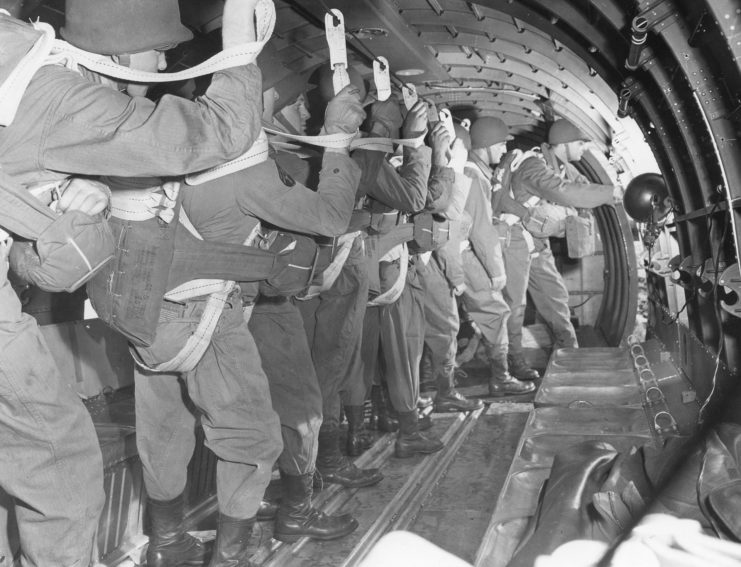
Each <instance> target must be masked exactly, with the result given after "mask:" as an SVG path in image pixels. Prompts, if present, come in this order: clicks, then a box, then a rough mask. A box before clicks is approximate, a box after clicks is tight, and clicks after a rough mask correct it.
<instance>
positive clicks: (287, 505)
mask: <svg viewBox="0 0 741 567" xmlns="http://www.w3.org/2000/svg"><path fill="white" fill-rule="evenodd" d="M313 476H314V475H313V473H307V474H302V475H291V474H286V473H284V472H283V471H281V473H280V478H281V480H282V482H283V494H284V495H283V501H282V502H281V505H280V507H279V508H278V517H277V518H276V519H275V530H274V531H273V537H274V538H275V539H277V540H280V541H285V542H289V543H290V542H294V541H296V540H298V539H299V538H302V537H311V538H314V539H321V540H327V539H336V538H338V537H343V536H346V535H347V534H349V533H351V532H353V531H355V529H356V528H357V527H358V521H357V520H356V519H355V518H353V517H352V516H351V515H350V514H340V515H337V516H328V515H327V514H325V513H324V512H321V511H320V510H317V509H316V508H314V507H312V505H311V495H312V478H313Z"/></svg>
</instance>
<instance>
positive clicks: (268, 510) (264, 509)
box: [255, 497, 279, 522]
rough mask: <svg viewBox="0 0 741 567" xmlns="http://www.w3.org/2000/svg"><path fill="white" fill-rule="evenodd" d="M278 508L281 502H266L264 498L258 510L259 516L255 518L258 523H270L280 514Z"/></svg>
mask: <svg viewBox="0 0 741 567" xmlns="http://www.w3.org/2000/svg"><path fill="white" fill-rule="evenodd" d="M278 506H279V502H277V501H272V500H266V499H265V497H263V499H262V500H261V501H260V507H259V508H258V509H257V516H255V519H257V521H258V522H270V521H271V520H275V515H276V514H277V513H278Z"/></svg>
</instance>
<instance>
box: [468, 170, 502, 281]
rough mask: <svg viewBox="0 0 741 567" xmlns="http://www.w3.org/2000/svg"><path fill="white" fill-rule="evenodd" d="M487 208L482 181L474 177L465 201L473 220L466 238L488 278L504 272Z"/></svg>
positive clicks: (499, 246) (500, 250) (497, 236)
mask: <svg viewBox="0 0 741 567" xmlns="http://www.w3.org/2000/svg"><path fill="white" fill-rule="evenodd" d="M488 210H489V207H488V203H487V202H486V195H485V193H484V187H483V185H482V182H481V180H480V179H478V178H477V179H474V180H473V183H472V184H471V191H470V192H469V194H468V200H467V201H466V212H467V213H468V214H469V215H471V219H472V221H473V223H472V225H471V233H470V235H469V237H468V239H469V240H470V242H471V248H473V252H474V254H476V257H477V258H478V259H479V260H480V261H481V264H482V265H483V266H484V269H485V270H486V273H487V274H488V275H489V277H490V278H494V277H497V276H501V275H502V274H504V261H503V260H502V247H501V245H500V243H499V234H498V232H497V230H496V229H495V228H494V225H493V224H492V222H491V219H490V218H489V217H488V215H487V212H486V211H488Z"/></svg>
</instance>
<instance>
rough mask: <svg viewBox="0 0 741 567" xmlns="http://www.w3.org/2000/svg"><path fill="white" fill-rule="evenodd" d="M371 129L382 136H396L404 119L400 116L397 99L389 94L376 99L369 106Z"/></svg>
mask: <svg viewBox="0 0 741 567" xmlns="http://www.w3.org/2000/svg"><path fill="white" fill-rule="evenodd" d="M370 112H371V129H372V130H373V131H374V132H375V133H378V134H381V135H383V136H389V137H395V136H398V132H399V128H401V123H402V122H403V121H404V119H403V118H402V117H401V110H400V108H399V101H398V100H397V99H396V98H395V97H393V96H391V97H389V98H387V99H386V100H383V101H381V100H378V101H376V102H374V103H373V105H372V106H371V111H370Z"/></svg>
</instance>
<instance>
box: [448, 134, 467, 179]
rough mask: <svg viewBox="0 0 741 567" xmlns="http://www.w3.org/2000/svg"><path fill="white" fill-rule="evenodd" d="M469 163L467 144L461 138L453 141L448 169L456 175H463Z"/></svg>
mask: <svg viewBox="0 0 741 567" xmlns="http://www.w3.org/2000/svg"><path fill="white" fill-rule="evenodd" d="M467 161H468V150H467V149H466V144H465V143H464V142H463V140H461V139H460V138H456V139H455V140H453V144H452V145H451V146H450V161H449V162H448V167H449V168H451V169H452V170H453V171H455V172H456V173H463V170H464V169H465V167H466V162H467Z"/></svg>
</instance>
